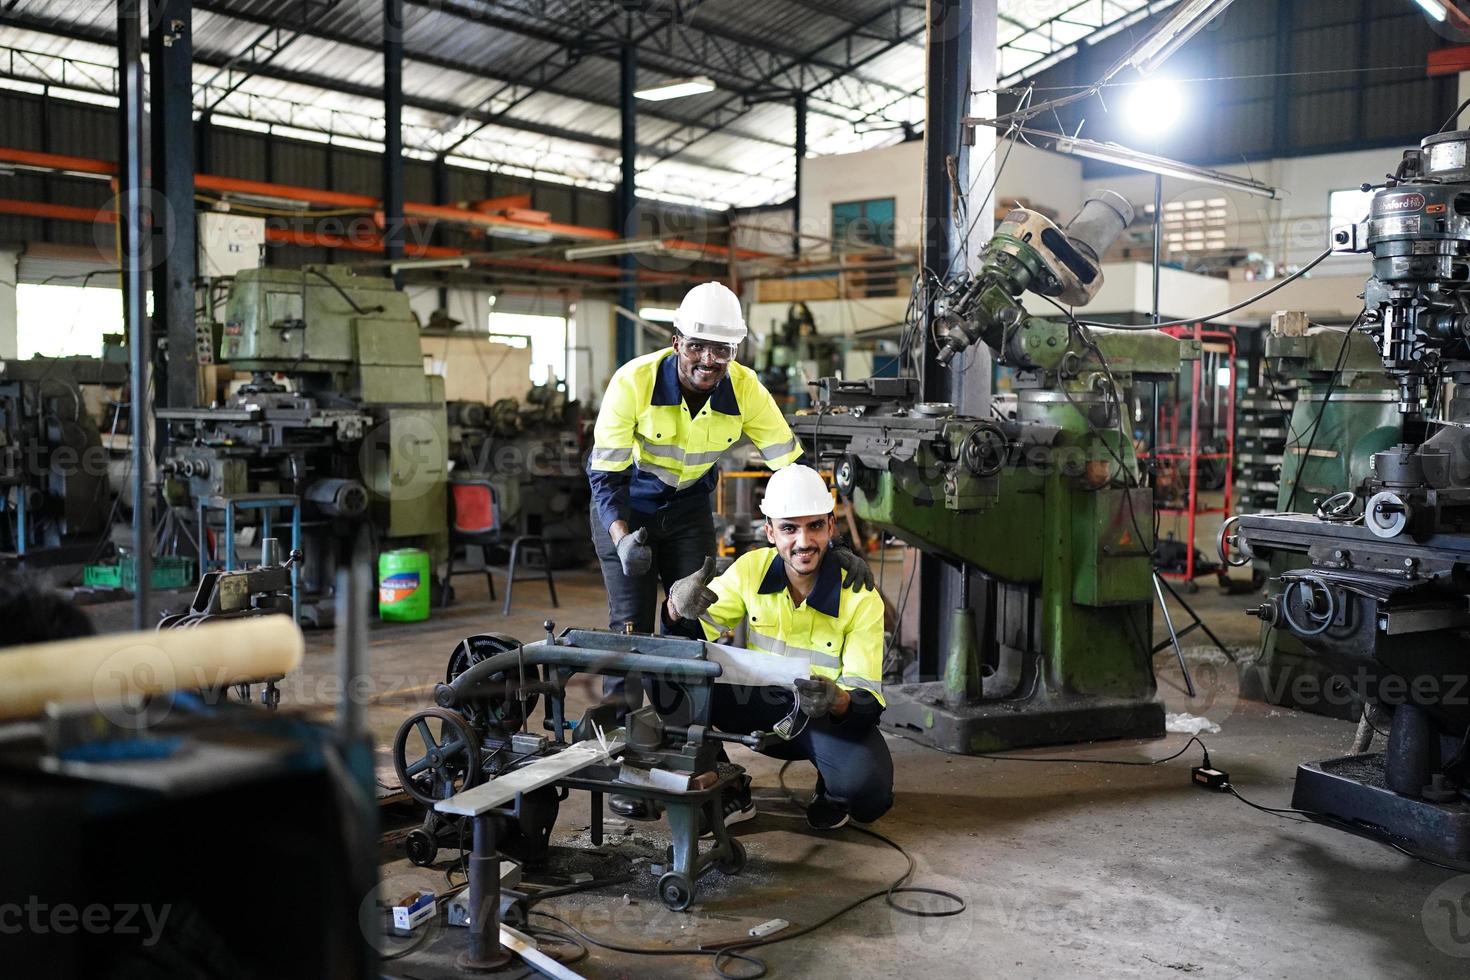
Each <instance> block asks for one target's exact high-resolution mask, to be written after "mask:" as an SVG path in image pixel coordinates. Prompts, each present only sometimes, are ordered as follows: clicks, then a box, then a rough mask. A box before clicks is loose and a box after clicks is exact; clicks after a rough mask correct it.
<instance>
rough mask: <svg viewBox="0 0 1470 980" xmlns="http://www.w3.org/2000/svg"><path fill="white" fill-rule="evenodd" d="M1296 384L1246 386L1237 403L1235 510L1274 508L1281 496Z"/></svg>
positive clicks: (1261, 510)
mask: <svg viewBox="0 0 1470 980" xmlns="http://www.w3.org/2000/svg"><path fill="white" fill-rule="evenodd" d="M1295 403H1296V387H1295V386H1292V385H1277V386H1276V387H1275V388H1247V389H1246V390H1245V393H1244V395H1242V396H1241V399H1240V401H1239V403H1238V406H1237V407H1238V409H1239V412H1240V417H1239V419H1238V420H1237V422H1236V428H1235V490H1236V496H1235V512H1236V513H1237V514H1259V513H1262V512H1270V511H1275V510H1276V508H1277V498H1278V497H1279V496H1280V495H1281V464H1282V461H1283V460H1284V459H1285V454H1286V434H1287V423H1288V422H1289V421H1290V418H1291V407H1292V405H1294V404H1295Z"/></svg>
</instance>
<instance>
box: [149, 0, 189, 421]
mask: <svg viewBox="0 0 1470 980" xmlns="http://www.w3.org/2000/svg"><path fill="white" fill-rule="evenodd" d="M193 13H194V0H158V2H157V5H156V12H155V14H154V16H153V19H152V21H151V22H150V23H149V25H148V70H149V72H150V73H151V75H152V80H151V84H150V86H149V99H150V101H151V103H152V116H151V118H150V119H149V126H150V133H149V136H150V143H151V146H152V150H153V154H152V165H153V166H152V176H153V180H152V187H153V194H152V199H153V200H154V201H156V202H158V204H159V205H161V211H162V213H161V214H158V213H156V214H155V215H154V219H155V222H156V224H157V236H156V237H155V239H154V241H153V246H152V247H153V249H154V252H153V259H154V266H153V315H154V318H155V319H156V320H157V321H158V323H159V324H160V325H161V326H162V328H163V332H164V336H165V337H166V338H167V340H168V357H167V359H166V360H165V361H163V362H162V363H161V373H162V375H163V377H162V378H160V379H159V385H158V389H159V390H158V394H159V395H160V396H161V400H162V401H163V403H164V404H165V405H167V406H169V407H170V408H195V407H197V406H198V405H199V350H198V341H197V340H196V334H195V327H194V281H195V279H196V278H197V277H198V269H197V264H198V254H197V252H196V250H195V246H194V103H193V92H192V84H193V80H192V76H191V72H192V69H193V65H192V62H193V50H194V46H193V42H192V40H191V37H190V24H191V21H192V17H193Z"/></svg>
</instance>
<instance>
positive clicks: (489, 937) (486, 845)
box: [455, 811, 511, 973]
mask: <svg viewBox="0 0 1470 980" xmlns="http://www.w3.org/2000/svg"><path fill="white" fill-rule="evenodd" d="M473 819H474V834H475V840H474V848H473V850H471V851H470V858H469V864H468V869H469V877H470V948H469V949H467V950H466V951H465V952H463V953H461V954H459V958H458V959H457V960H456V961H455V963H456V965H457V966H458V967H459V968H460V969H461V970H474V971H483V972H487V973H488V972H490V971H492V970H498V969H500V968H501V967H503V966H505V965H506V964H507V963H509V962H510V960H511V952H510V950H508V949H506V948H505V947H504V946H502V945H501V944H500V856H499V855H498V854H496V853H495V812H494V811H490V812H488V813H482V814H480V815H479V816H477V817H475V818H473Z"/></svg>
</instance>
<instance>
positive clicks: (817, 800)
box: [806, 794, 850, 830]
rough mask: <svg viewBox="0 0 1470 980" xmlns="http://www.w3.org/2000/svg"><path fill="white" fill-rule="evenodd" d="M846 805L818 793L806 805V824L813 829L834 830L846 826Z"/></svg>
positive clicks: (847, 818)
mask: <svg viewBox="0 0 1470 980" xmlns="http://www.w3.org/2000/svg"><path fill="white" fill-rule="evenodd" d="M849 819H850V818H849V817H848V814H847V807H845V806H842V805H841V804H839V803H834V802H833V801H831V800H829V799H827V797H825V796H822V795H820V794H818V795H817V796H814V797H812V801H811V802H810V803H808V804H807V805H806V824H807V826H808V827H810V828H812V829H813V830H836V829H837V828H838V827H845V826H847V821H848V820H849Z"/></svg>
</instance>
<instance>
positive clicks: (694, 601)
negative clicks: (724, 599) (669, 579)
mask: <svg viewBox="0 0 1470 980" xmlns="http://www.w3.org/2000/svg"><path fill="white" fill-rule="evenodd" d="M714 577H715V560H714V559H713V558H706V559H705V560H704V564H703V565H701V566H700V569H699V571H697V572H695V573H694V574H693V575H686V576H684V577H683V578H681V579H679V581H677V582H675V583H674V584H673V586H671V587H670V588H669V611H670V612H671V613H673V614H674V615H675V616H677V617H678V618H679V619H698V618H699V617H701V616H703V615H704V613H705V610H707V609H709V607H710V606H712V605H714V604H715V603H716V602H717V601H719V598H720V597H719V596H717V595H715V593H714V590H712V589H711V588H710V587H709V583H710V580H711V579H713V578H714Z"/></svg>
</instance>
